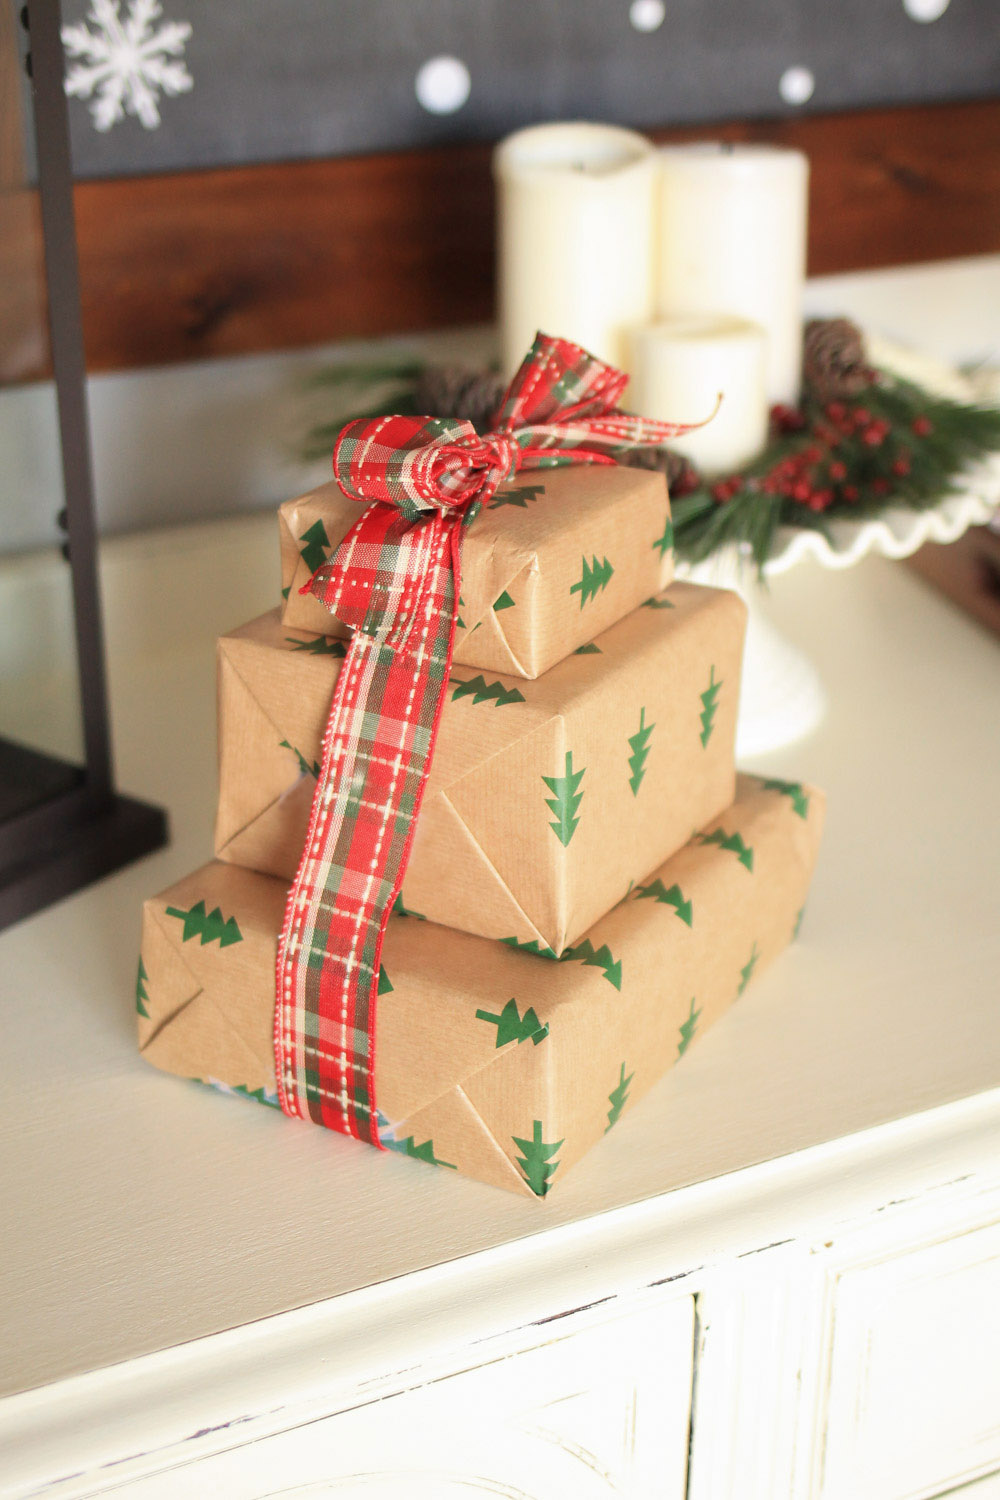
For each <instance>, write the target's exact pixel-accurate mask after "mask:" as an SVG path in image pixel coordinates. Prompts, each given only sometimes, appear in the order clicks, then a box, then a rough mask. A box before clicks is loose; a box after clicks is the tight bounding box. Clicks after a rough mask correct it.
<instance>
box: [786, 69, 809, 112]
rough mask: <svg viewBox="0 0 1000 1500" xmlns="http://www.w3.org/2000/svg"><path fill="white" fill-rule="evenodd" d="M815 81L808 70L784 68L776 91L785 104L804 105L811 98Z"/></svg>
mask: <svg viewBox="0 0 1000 1500" xmlns="http://www.w3.org/2000/svg"><path fill="white" fill-rule="evenodd" d="M815 87H816V80H815V78H814V77H813V75H812V73H810V71H809V69H808V68H786V69H785V71H784V72H783V73H782V75H781V78H780V80H779V82H778V90H779V92H780V94H781V97H782V99H784V101H785V103H786V104H805V102H806V100H807V99H811V98H812V94H813V89H814V88H815Z"/></svg>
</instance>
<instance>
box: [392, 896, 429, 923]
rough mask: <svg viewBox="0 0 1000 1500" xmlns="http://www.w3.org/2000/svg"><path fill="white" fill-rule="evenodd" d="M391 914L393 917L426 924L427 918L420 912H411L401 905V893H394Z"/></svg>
mask: <svg viewBox="0 0 1000 1500" xmlns="http://www.w3.org/2000/svg"><path fill="white" fill-rule="evenodd" d="M392 914H393V916H394V917H412V918H413V920H414V921H415V922H426V921H427V918H426V917H425V916H424V914H423V912H422V911H411V910H410V908H409V907H408V906H404V905H403V895H402V892H401V891H397V892H396V899H395V901H394V902H393V903H392Z"/></svg>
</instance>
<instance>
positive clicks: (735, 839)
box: [695, 828, 753, 870]
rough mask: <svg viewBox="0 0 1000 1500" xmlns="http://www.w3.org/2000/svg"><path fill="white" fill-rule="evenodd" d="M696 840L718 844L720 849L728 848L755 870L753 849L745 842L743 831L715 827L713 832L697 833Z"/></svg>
mask: <svg viewBox="0 0 1000 1500" xmlns="http://www.w3.org/2000/svg"><path fill="white" fill-rule="evenodd" d="M695 842H696V843H698V844H718V846H719V848H720V849H728V850H729V852H730V854H735V855H736V858H737V859H738V860H739V862H740V864H741V865H743V866H744V868H746V869H747V870H753V850H752V849H751V848H748V847H747V845H746V844H745V843H744V842H743V835H742V834H741V833H726V832H725V830H724V829H722V828H713V830H712V832H711V833H696V834H695Z"/></svg>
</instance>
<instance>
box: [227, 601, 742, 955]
mask: <svg viewBox="0 0 1000 1500" xmlns="http://www.w3.org/2000/svg"><path fill="white" fill-rule="evenodd" d="M744 622H745V606H744V605H743V603H742V601H741V600H740V599H739V597H738V596H737V595H736V594H733V593H729V592H726V591H725V590H720V589H708V588H700V587H698V586H696V585H694V584H681V583H677V584H674V585H672V586H671V587H670V588H669V589H668V590H667V591H666V592H665V594H664V595H663V596H662V597H660V598H659V599H656V600H654V601H653V602H652V603H651V604H650V605H649V606H648V607H641V608H639V609H638V610H634V611H633V613H632V614H631V615H629V616H628V617H627V618H626V619H624V620H621V621H619V623H618V624H617V625H614V626H613V627H612V628H611V629H610V630H607V631H605V632H604V634H603V635H602V636H600V637H599V638H598V640H597V641H596V642H595V643H593V645H592V646H590V647H589V649H587V650H586V651H585V652H584V653H583V654H576V653H574V654H573V655H572V656H569V657H567V658H566V660H565V661H562V662H560V663H559V664H558V666H555V667H553V668H552V669H551V671H549V672H547V673H546V674H545V676H544V677H540V678H537V679H535V680H533V681H526V680H525V679H523V678H511V677H496V678H493V677H489V678H488V677H486V676H484V675H483V674H482V673H473V672H472V671H471V669H470V668H468V667H465V668H457V669H455V670H454V671H453V673H452V677H451V680H450V683H449V685H448V688H447V698H446V702H445V707H444V712H443V714H442V719H441V728H440V732H439V735H438V741H437V748H436V751H435V755H434V759H433V763H432V766H431V771H430V778H429V781H428V784H427V790H426V794H425V796H424V801H423V806H422V808H421V811H420V816H419V820H418V823H417V828H416V833H415V836H414V840H413V848H412V853H411V856H410V861H409V865H408V868H407V871H406V875H405V878H404V882H403V888H402V892H401V895H402V902H403V905H404V907H406V908H407V909H409V910H412V911H414V912H418V913H420V914H421V915H423V916H425V917H427V918H428V919H429V920H430V921H432V922H440V923H442V924H444V925H446V926H448V927H457V928H460V929H461V930H462V931H464V932H472V933H476V934H479V935H481V936H483V937H492V938H506V939H516V940H517V941H519V942H522V943H535V944H537V945H538V947H539V948H540V949H549V950H551V951H552V952H553V953H554V954H561V953H562V952H563V951H564V950H565V949H566V948H567V947H571V946H572V945H573V944H574V943H576V942H577V941H578V939H579V938H581V937H582V936H583V934H584V933H585V932H586V931H587V929H588V928H589V927H591V926H592V925H593V923H594V922H596V921H597V919H598V918H599V917H601V916H603V915H604V913H605V912H607V911H609V910H610V909H611V907H612V906H614V904H615V902H616V901H620V900H621V898H622V897H623V896H624V895H625V893H626V891H627V890H628V889H629V886H630V885H631V884H633V883H635V882H636V881H639V880H641V879H642V878H643V877H644V876H646V875H647V874H648V873H649V871H650V870H653V869H655V868H656V867H657V866H658V865H659V864H661V863H662V862H663V860H664V859H666V858H667V857H668V856H669V855H670V854H672V853H673V852H674V850H675V849H678V848H679V847H680V846H681V844H683V842H684V841H685V839H687V838H689V837H690V835H691V833H692V831H693V830H694V829H696V828H699V827H701V826H702V824H704V823H705V822H706V821H707V820H708V819H709V818H711V817H713V816H714V815H715V814H716V813H718V812H720V811H721V809H722V808H724V807H726V806H727V805H728V804H729V802H731V801H732V797H733V788H734V784H735V780H734V777H735V773H734V770H733V746H734V740H735V733H736V712H737V705H738V695H739V680H740V658H741V654H742V647H743V630H744ZM343 649H344V648H343V646H342V645H341V643H339V642H337V641H332V640H329V639H328V638H325V637H322V636H316V635H311V634H310V635H307V634H305V633H304V632H302V631H298V632H295V631H291V630H290V629H289V628H288V627H287V626H285V625H282V623H281V622H280V620H279V619H278V616H277V613H276V612H272V613H271V614H270V615H264V616H262V617H261V618H260V619H258V620H255V621H253V622H252V623H251V624H249V625H246V626H244V627H242V628H241V629H239V630H236V631H233V632H232V633H231V634H230V635H227V636H223V637H222V638H221V640H220V641H219V759H220V788H219V809H218V818H217V822H216V841H215V852H216V854H217V855H218V856H219V857H220V858H222V859H224V860H227V861H230V862H231V863H233V864H239V865H244V866H246V867H247V868H248V869H252V870H259V871H261V872H263V873H265V874H272V875H279V876H282V877H284V878H285V879H286V880H290V879H291V878H292V877H293V876H294V874H295V871H296V869H297V867H298V863H299V858H300V855H301V851H302V847H303V844H304V842H305V837H306V831H307V826H308V815H309V809H310V806H311V802H312V796H313V791H314V788H315V785H316V776H317V774H318V771H319V762H320V758H321V754H322V740H323V732H324V729H325V726H326V721H327V713H328V710H329V705H330V698H331V694H332V692H333V687H334V683H335V681H336V678H337V673H338V671H339V669H340V660H341V656H342V653H343ZM338 651H339V653H340V654H339V655H338Z"/></svg>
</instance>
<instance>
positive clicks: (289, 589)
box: [281, 584, 292, 599]
mask: <svg viewBox="0 0 1000 1500" xmlns="http://www.w3.org/2000/svg"><path fill="white" fill-rule="evenodd" d="M291 592H292V585H291V584H289V585H288V587H287V588H286V589H282V590H281V597H282V599H287V598H288V596H289V594H290V593H291Z"/></svg>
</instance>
